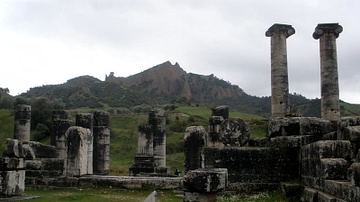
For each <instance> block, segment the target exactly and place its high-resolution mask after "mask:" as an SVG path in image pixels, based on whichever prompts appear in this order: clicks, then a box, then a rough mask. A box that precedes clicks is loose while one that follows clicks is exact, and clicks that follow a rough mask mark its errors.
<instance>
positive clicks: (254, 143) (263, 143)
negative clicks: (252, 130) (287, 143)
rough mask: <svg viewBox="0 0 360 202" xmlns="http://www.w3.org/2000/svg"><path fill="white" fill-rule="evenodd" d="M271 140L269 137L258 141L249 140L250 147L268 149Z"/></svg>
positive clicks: (257, 139)
mask: <svg viewBox="0 0 360 202" xmlns="http://www.w3.org/2000/svg"><path fill="white" fill-rule="evenodd" d="M270 143H271V142H270V139H269V138H267V137H264V138H256V139H249V146H250V147H266V146H270Z"/></svg>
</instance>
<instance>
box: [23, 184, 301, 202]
mask: <svg viewBox="0 0 360 202" xmlns="http://www.w3.org/2000/svg"><path fill="white" fill-rule="evenodd" d="M152 191H153V190H125V189H114V188H103V187H97V188H62V189H46V190H44V189H36V188H29V189H27V190H26V194H27V195H32V196H40V198H37V199H34V200H31V201H34V202H48V201H51V202H64V201H79V202H99V201H101V202H112V201H124V202H142V201H144V199H145V198H146V197H147V196H148V195H149V194H150V193H151V192H152ZM156 198H157V200H158V201H159V202H181V201H183V200H182V192H181V191H172V190H166V191H161V190H160V191H157V197H156ZM217 201H218V202H274V201H276V202H296V201H299V200H296V199H286V197H285V195H284V193H282V192H281V191H274V192H264V193H259V194H251V195H246V194H244V195H229V194H221V193H220V194H219V195H218V197H217Z"/></svg>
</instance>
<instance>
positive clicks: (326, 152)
mask: <svg viewBox="0 0 360 202" xmlns="http://www.w3.org/2000/svg"><path fill="white" fill-rule="evenodd" d="M350 157H351V143H350V141H347V140H321V141H317V142H314V143H312V144H308V145H305V146H304V147H302V148H301V158H302V159H314V158H317V159H321V158H343V159H350Z"/></svg>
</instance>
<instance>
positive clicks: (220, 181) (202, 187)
mask: <svg viewBox="0 0 360 202" xmlns="http://www.w3.org/2000/svg"><path fill="white" fill-rule="evenodd" d="M183 183H184V190H185V191H186V192H198V193H216V192H219V191H222V190H225V188H226V186H227V183H228V173H227V169H226V168H213V169H196V170H190V171H188V172H187V173H186V175H185V176H184V181H183Z"/></svg>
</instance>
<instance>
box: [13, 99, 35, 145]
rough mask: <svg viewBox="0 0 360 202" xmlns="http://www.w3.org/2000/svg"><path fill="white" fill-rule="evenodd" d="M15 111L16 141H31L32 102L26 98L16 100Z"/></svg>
mask: <svg viewBox="0 0 360 202" xmlns="http://www.w3.org/2000/svg"><path fill="white" fill-rule="evenodd" d="M14 110H15V116H14V139H18V140H23V141H30V124H31V121H30V120H31V105H30V100H28V99H26V98H16V100H15V104H14Z"/></svg>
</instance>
